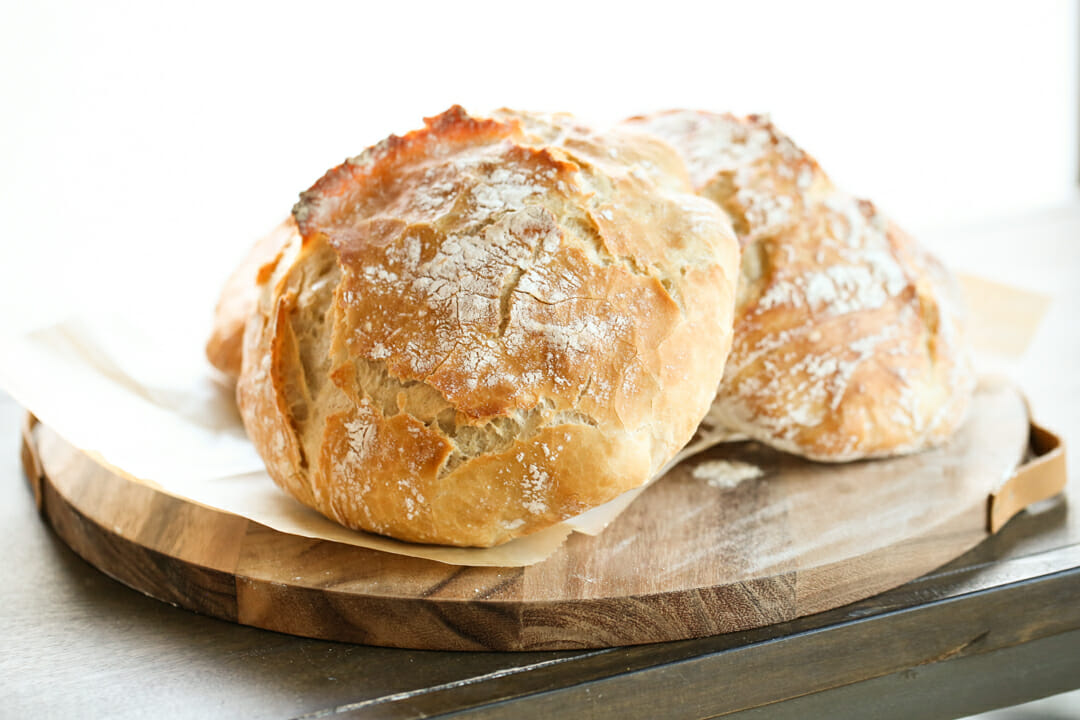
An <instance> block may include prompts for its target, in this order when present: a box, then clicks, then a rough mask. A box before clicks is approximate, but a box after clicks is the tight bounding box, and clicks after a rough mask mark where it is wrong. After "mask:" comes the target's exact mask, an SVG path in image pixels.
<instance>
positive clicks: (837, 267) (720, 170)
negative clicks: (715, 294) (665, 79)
mask: <svg viewBox="0 0 1080 720" xmlns="http://www.w3.org/2000/svg"><path fill="white" fill-rule="evenodd" d="M628 125H629V126H630V127H634V128H637V129H639V130H642V131H645V132H648V133H651V134H653V135H655V136H658V137H661V138H663V139H664V140H666V141H668V142H670V143H671V144H672V145H673V146H674V147H676V148H677V149H678V150H679V151H680V153H681V154H682V155H683V157H684V158H685V160H686V163H687V166H688V169H689V172H690V175H691V179H692V181H693V183H694V185H695V187H696V188H697V189H698V191H699V192H700V193H701V194H702V195H704V196H705V197H708V198H710V199H712V200H713V201H714V202H716V203H717V204H719V205H720V206H721V207H723V208H724V209H725V210H726V211H727V212H728V214H729V215H730V217H731V219H732V223H733V225H734V227H735V230H736V232H737V233H738V235H739V240H740V243H741V245H742V248H743V257H742V265H741V272H740V279H739V287H738V304H737V309H736V320H735V340H734V345H733V347H732V351H731V355H730V356H729V358H728V363H727V368H726V370H725V372H724V380H723V382H722V384H721V387H720V391H719V393H718V395H717V399H716V407H715V408H714V411H713V412H712V413H711V416H712V417H713V418H714V419H715V418H719V419H720V421H721V422H723V423H724V424H725V425H727V426H728V427H730V428H731V429H732V430H736V431H739V432H743V433H745V434H747V435H749V436H750V437H753V438H755V439H757V440H760V441H762V442H765V443H767V444H769V445H772V446H774V447H777V448H779V449H782V450H785V451H788V452H792V453H796V454H799V455H803V456H805V457H809V458H812V459H815V460H822V461H834V462H838V461H846V460H855V459H859V458H868V457H880V456H887V455H895V454H901V453H906V452H912V451H916V450H920V449H923V448H926V447H929V446H933V445H936V444H940V443H941V442H943V441H944V440H946V439H947V438H948V437H949V436H950V435H951V434H952V433H953V431H954V430H955V429H956V428H957V427H958V426H959V425H960V423H961V422H962V420H963V417H964V413H965V411H966V408H967V405H968V402H969V400H970V397H971V394H972V392H973V390H974V385H975V378H974V375H973V373H972V370H971V367H970V364H969V361H968V356H967V353H966V350H965V347H964V343H963V339H962V337H961V328H960V317H959V312H958V301H957V299H956V295H957V293H956V290H955V285H954V283H953V281H952V279H951V277H950V276H949V274H948V272H947V271H946V270H945V268H944V267H943V266H942V265H941V264H940V263H939V262H938V261H937V260H936V259H935V258H933V257H932V256H931V255H930V254H929V253H927V252H926V251H925V250H923V249H922V248H921V247H919V245H918V244H917V243H916V242H915V241H914V240H913V239H912V238H910V237H909V236H907V235H906V234H905V233H904V232H903V231H901V230H900V229H899V228H898V227H897V226H896V225H895V224H893V223H892V222H890V221H889V220H888V219H886V218H885V217H884V216H883V215H882V214H881V213H880V212H879V211H878V210H877V209H876V208H875V207H874V206H873V204H871V203H870V202H867V201H865V200H858V199H856V198H853V197H851V196H850V195H847V194H845V193H843V192H841V191H839V190H838V189H836V188H835V187H834V186H833V185H832V183H831V182H830V181H829V179H828V177H827V176H826V175H825V173H824V172H823V171H822V170H821V168H820V167H819V166H818V164H817V163H816V162H815V161H814V160H813V158H811V157H810V156H809V155H807V154H806V153H805V152H803V151H802V150H800V149H799V148H798V147H797V146H796V145H795V144H794V143H793V142H792V141H791V140H790V139H789V138H788V137H786V136H785V135H783V134H781V133H780V132H779V131H777V129H776V128H775V127H774V126H773V125H772V124H771V123H770V122H769V121H768V119H767V118H764V117H760V116H750V117H748V118H745V119H740V118H736V117H733V116H731V115H726V114H724V115H719V114H712V113H704V112H692V111H672V112H666V113H659V114H656V115H652V116H649V117H640V118H633V119H631V120H630V121H628Z"/></svg>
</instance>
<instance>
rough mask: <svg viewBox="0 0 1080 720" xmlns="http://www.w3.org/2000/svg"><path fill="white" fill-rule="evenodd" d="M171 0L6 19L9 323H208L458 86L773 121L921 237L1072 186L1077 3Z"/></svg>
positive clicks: (551, 100) (573, 104)
mask: <svg viewBox="0 0 1080 720" xmlns="http://www.w3.org/2000/svg"><path fill="white" fill-rule="evenodd" d="M162 5H163V4H159V3H131V4H111V3H109V4H101V3H36V2H35V3H20V4H19V5H18V6H14V3H9V4H8V5H5V6H4V7H3V8H2V9H0V271H2V274H0V277H2V282H0V311H2V312H0V318H2V320H0V326H2V329H13V328H15V327H20V326H25V325H27V324H31V323H37V322H42V321H44V320H47V319H49V318H51V317H53V316H56V315H60V314H66V313H72V312H85V311H87V310H90V309H92V308H95V307H97V306H100V305H118V306H119V307H120V308H121V310H122V311H123V312H125V313H127V314H128V315H130V316H132V317H133V319H136V320H138V321H153V320H156V319H159V318H164V317H166V315H165V314H162V311H161V310H160V308H162V307H167V308H171V309H172V311H173V312H174V313H177V314H179V315H181V316H185V317H186V318H187V319H189V320H190V321H191V322H193V323H196V324H200V325H201V324H204V323H206V322H208V320H209V313H210V309H211V306H212V302H213V296H214V293H215V292H216V288H217V287H218V286H219V284H220V283H221V281H222V279H223V278H224V277H225V276H226V275H227V274H228V272H229V270H230V269H231V267H232V265H233V264H234V263H235V262H236V261H237V260H238V259H239V258H240V257H241V256H242V255H243V252H244V250H245V249H246V247H247V246H248V245H249V244H250V243H251V242H252V240H253V239H254V238H255V237H256V236H257V235H258V234H260V233H262V232H264V231H265V230H267V229H269V228H270V227H272V226H273V225H274V224H276V222H277V221H278V220H280V219H281V218H282V217H284V216H285V214H286V213H287V212H288V211H289V209H290V207H291V206H292V204H293V202H294V201H295V199H296V196H297V193H298V192H299V191H301V190H303V189H305V188H307V187H308V186H309V185H310V184H311V183H312V182H314V181H315V180H316V179H317V178H318V177H319V176H320V175H321V174H322V172H323V171H324V170H326V169H327V168H329V167H330V166H332V165H334V164H336V163H338V162H340V161H341V160H342V159H344V158H345V157H346V156H349V155H353V154H356V153H358V152H359V151H361V150H362V149H363V148H364V147H365V146H367V145H369V144H371V143H373V142H375V141H377V140H379V139H381V138H382V137H384V136H385V135H387V134H389V133H390V132H398V133H401V132H405V131H407V130H409V129H411V128H414V127H416V126H417V125H418V124H419V123H420V118H421V117H422V116H424V115H432V114H435V113H437V112H440V111H441V110H443V109H445V108H446V107H448V106H449V105H450V104H452V103H455V102H458V103H462V104H464V105H465V106H466V107H467V108H472V109H475V110H482V109H484V108H488V107H494V106H499V105H507V106H512V107H522V108H529V109H540V110H569V111H573V112H576V113H578V114H581V115H585V116H587V117H590V118H592V119H594V120H598V121H608V120H615V119H618V118H620V117H622V116H625V115H628V114H633V113H639V112H644V111H649V110H653V109H659V108H665V107H678V106H682V107H695V108H705V109H711V110H732V111H735V112H740V113H745V112H757V111H767V112H770V113H771V114H772V116H773V118H774V120H775V121H776V122H777V124H778V125H779V126H780V127H781V128H782V129H784V130H785V131H786V132H788V133H789V134H790V135H792V136H793V137H794V138H795V140H796V141H797V142H798V143H800V144H801V145H803V146H804V147H805V148H807V149H808V150H809V151H810V152H811V153H813V154H814V155H816V156H817V157H818V159H819V160H820V161H821V163H822V164H823V165H824V167H825V168H826V170H827V171H828V172H829V173H830V174H831V175H832V176H833V178H834V179H835V180H836V181H837V182H838V183H839V184H841V185H842V186H844V187H845V188H847V189H849V190H851V191H852V192H855V193H857V194H860V195H864V196H868V197H871V198H873V199H874V200H875V201H876V202H877V203H878V204H879V205H880V206H882V207H884V208H885V209H886V210H888V211H890V212H891V213H892V214H893V215H894V216H895V217H896V218H897V219H898V220H900V222H901V224H903V225H906V226H908V227H909V229H913V230H915V231H916V232H917V233H920V232H923V231H925V233H926V235H925V236H927V237H933V238H934V239H935V242H945V243H947V242H948V235H949V233H948V232H947V231H945V230H943V228H948V227H952V226H961V225H970V224H971V223H973V222H974V223H986V222H993V221H994V220H995V219H996V218H1000V217H1003V216H1010V215H1012V216H1015V215H1016V214H1018V213H1021V214H1022V213H1025V212H1029V211H1031V210H1033V209H1038V208H1042V207H1046V206H1053V205H1060V204H1063V203H1066V202H1068V201H1070V200H1071V199H1072V197H1073V195H1074V192H1075V183H1076V176H1077V155H1078V153H1077V145H1076V137H1077V132H1076V130H1077V126H1078V122H1077V86H1078V78H1077V64H1078V63H1077V56H1076V53H1077V47H1076V38H1077V30H1078V17H1077V6H1076V4H1075V3H1071V2H1064V1H1058V2H1054V1H1052V0H1047V1H1044V2H1037V3H1035V2H1031V3H1028V2H1009V3H1001V2H914V1H907V2H903V3H894V4H890V5H887V6H886V5H883V4H881V3H864V2H814V3H796V2H765V3H749V2H745V1H743V2H737V3H706V2H701V3H685V2H671V1H665V2H662V3H648V4H641V5H640V7H639V9H637V10H635V9H633V8H632V6H631V4H630V3H625V2H623V3H617V4H611V5H592V4H588V3H585V2H580V1H579V2H574V3H566V2H545V3H527V4H522V3H512V2H502V3H490V4H468V3H464V2H449V1H447V2H441V3H436V4H430V5H427V4H420V3H386V4H379V5H369V6H363V5H361V4H359V3H336V4H321V3H304V4H303V6H302V7H301V6H300V5H299V4H298V5H297V6H296V7H293V8H285V7H277V6H274V5H272V4H269V3H261V4H251V5H229V4H225V3H213V4H193V3H184V4H179V3H176V4H172V5H173V7H162ZM1016 240H1017V242H1018V245H1020V246H1022V238H1020V237H1018V238H1017V239H1016ZM941 250H942V251H943V252H944V254H946V255H948V249H947V248H941ZM1018 257H1022V255H1019V256H1018ZM172 321H174V320H170V322H172Z"/></svg>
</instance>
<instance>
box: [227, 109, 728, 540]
mask: <svg viewBox="0 0 1080 720" xmlns="http://www.w3.org/2000/svg"><path fill="white" fill-rule="evenodd" d="M425 122H426V127H425V128H424V129H422V130H418V131H416V132H412V133H409V134H407V135H405V136H404V137H394V136H391V137H390V138H389V139H388V140H386V141H384V142H382V143H380V144H378V145H376V146H374V147H373V148H371V149H369V150H368V151H366V152H365V153H363V154H362V155H360V156H358V157H356V158H353V159H351V160H348V161H346V162H345V163H344V164H342V165H341V166H339V167H337V168H334V169H333V170H331V171H330V172H328V173H327V174H326V175H325V176H324V177H323V178H322V179H321V180H320V181H319V182H318V183H316V184H315V186H314V187H312V189H311V190H309V191H308V192H306V193H303V194H302V196H301V202H300V203H299V204H298V205H297V206H296V208H295V210H294V217H295V219H296V223H297V228H298V234H292V235H290V236H289V238H288V243H287V245H286V247H285V248H284V250H283V252H282V254H281V255H280V257H279V258H278V259H277V261H276V263H272V264H271V265H270V266H266V267H265V269H264V272H263V275H264V277H263V278H262V283H261V285H260V288H259V289H260V297H259V299H258V304H257V308H256V310H255V312H254V314H253V315H252V316H251V317H250V318H249V320H248V321H247V327H246V334H245V337H244V350H243V368H242V373H241V375H240V379H239V383H238V394H237V397H238V404H239V406H240V410H241V414H242V416H243V419H244V423H245V426H246V427H247V430H248V433H249V435H250V436H251V438H252V440H253V441H254V443H255V446H256V447H257V449H258V450H259V452H260V454H261V455H262V457H263V459H264V460H265V461H266V464H267V468H268V470H269V473H270V475H271V476H272V477H273V478H274V480H275V481H276V482H277V483H278V484H280V485H281V486H282V487H283V488H285V489H286V490H288V491H289V492H290V493H291V494H293V495H294V496H295V497H297V498H298V499H299V500H301V501H302V502H304V503H305V504H307V505H309V506H311V507H314V508H316V509H317V510H319V511H320V512H322V513H324V514H325V515H327V516H329V517H331V518H333V519H335V520H337V521H338V522H340V523H342V524H344V525H347V526H350V527H354V528H359V529H363V530H368V531H372V532H376V533H381V534H385V535H390V536H392V537H396V538H399V539H403V540H408V541H415V542H424V543H443V544H451V545H472V546H488V545H492V544H497V543H501V542H504V541H506V540H509V539H511V538H514V537H517V536H521V535H525V534H528V533H531V532H534V531H536V530H539V529H542V528H544V527H546V526H549V525H551V524H553V523H555V522H558V521H560V520H562V519H565V518H568V517H571V516H574V515H577V514H579V513H581V512H583V511H585V510H588V509H589V508H592V507H595V506H597V505H600V504H602V503H604V502H606V501H608V500H610V499H612V498H614V497H615V496H617V495H619V494H620V493H622V492H624V491H626V490H629V489H631V488H634V487H637V486H639V485H641V484H643V483H644V482H646V481H647V480H648V479H649V478H650V477H651V476H652V475H653V474H654V473H656V472H657V471H658V470H659V469H660V468H661V467H662V466H663V465H664V464H665V463H666V462H667V461H668V460H669V459H670V458H671V457H672V456H674V455H675V453H676V452H677V451H678V450H679V449H680V448H681V447H682V446H683V445H684V444H685V443H686V442H687V440H689V438H690V437H691V436H692V435H693V433H694V430H695V428H696V427H697V424H698V422H699V421H700V420H701V418H702V417H703V416H704V415H705V413H706V411H707V410H708V408H709V406H710V403H711V401H712V399H713V396H714V394H715V389H716V386H717V383H718V382H719V381H720V377H721V373H722V367H723V360H724V358H725V357H726V355H727V353H728V349H729V346H730V341H731V326H732V314H733V309H734V293H735V287H734V284H735V277H736V274H737V272H738V247H737V241H736V239H735V236H734V233H733V231H732V229H731V226H730V223H729V221H728V220H727V218H726V217H725V216H724V214H723V212H721V211H720V210H719V209H718V208H717V207H716V206H715V205H714V204H712V203H710V202H708V201H707V200H704V199H702V198H699V197H697V196H696V195H694V194H693V190H692V188H691V186H690V184H689V181H688V179H687V177H686V173H685V169H684V167H683V165H682V162H681V160H680V159H679V158H678V156H677V154H676V153H675V152H674V151H673V150H672V149H671V148H670V147H669V146H668V145H666V144H665V143H663V142H660V141H657V140H655V139H652V138H649V137H646V136H642V135H640V134H635V133H628V132H625V131H615V132H610V133H607V134H603V135H601V134H598V133H596V132H594V131H592V130H590V129H589V128H587V127H585V126H582V125H581V124H579V123H577V122H576V121H574V120H573V119H572V118H570V117H569V116H562V115H557V116H543V115H533V114H525V113H515V112H511V111H500V112H498V113H496V114H494V115H493V116H492V117H487V118H476V117H470V116H469V115H467V114H466V113H465V112H464V111H463V110H461V108H452V109H451V110H449V111H447V112H446V113H444V114H443V115H440V116H438V117H435V118H429V119H428V120H427V121H425ZM226 334H227V333H226Z"/></svg>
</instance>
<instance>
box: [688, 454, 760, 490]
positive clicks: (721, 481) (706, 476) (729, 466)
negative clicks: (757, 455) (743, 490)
mask: <svg viewBox="0 0 1080 720" xmlns="http://www.w3.org/2000/svg"><path fill="white" fill-rule="evenodd" d="M690 474H691V476H693V478H694V479H695V480H704V481H705V482H707V483H708V484H709V486H710V487H714V488H719V489H721V490H730V489H731V488H734V487H736V486H738V485H739V484H740V483H742V482H743V481H745V480H754V479H756V478H759V477H761V476H762V475H764V474H765V473H764V472H763V471H762V469H761V468H759V467H758V466H757V465H751V464H750V463H744V462H739V461H738V460H705V461H703V462H700V463H698V464H697V466H696V467H695V468H694V469H693V470H692V471H690Z"/></svg>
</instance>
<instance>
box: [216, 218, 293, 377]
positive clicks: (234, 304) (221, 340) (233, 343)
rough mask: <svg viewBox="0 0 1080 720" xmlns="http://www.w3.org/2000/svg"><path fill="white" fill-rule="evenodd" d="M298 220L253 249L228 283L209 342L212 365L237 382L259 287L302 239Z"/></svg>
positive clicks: (288, 222) (286, 222)
mask: <svg viewBox="0 0 1080 720" xmlns="http://www.w3.org/2000/svg"><path fill="white" fill-rule="evenodd" d="M298 233H299V231H298V230H297V229H296V221H295V220H294V219H293V216H292V215H289V217H288V218H286V219H285V220H284V221H283V222H282V223H281V224H280V225H278V226H277V227H276V228H274V231H273V232H271V233H269V234H267V235H265V236H263V237H262V238H260V239H259V241H258V242H256V243H255V245H254V246H252V248H251V250H250V251H249V252H248V254H247V257H245V258H244V260H243V262H241V263H240V265H239V266H237V268H236V270H234V271H233V273H232V275H230V276H229V279H228V280H227V281H226V282H225V286H224V287H223V288H222V290H221V296H220V297H219V298H218V303H217V307H216V308H215V310H214V325H213V327H212V329H211V331H210V339H209V340H208V341H207V342H206V358H207V359H208V360H209V361H210V364H211V365H213V366H214V367H216V368H217V369H218V370H220V371H221V372H222V373H224V374H225V376H226V377H228V378H230V379H232V380H236V378H237V377H239V376H240V368H241V365H242V358H243V346H244V325H245V324H246V323H247V319H248V318H249V317H251V315H252V313H254V312H255V306H256V304H257V303H258V299H259V288H258V284H259V283H260V282H262V281H265V280H266V278H268V277H269V276H270V273H271V272H273V270H274V267H275V264H276V263H277V261H278V260H279V259H280V258H281V253H282V250H284V248H285V246H286V245H288V244H289V243H290V242H291V241H292V240H293V239H294V238H297V237H299V235H298Z"/></svg>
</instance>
